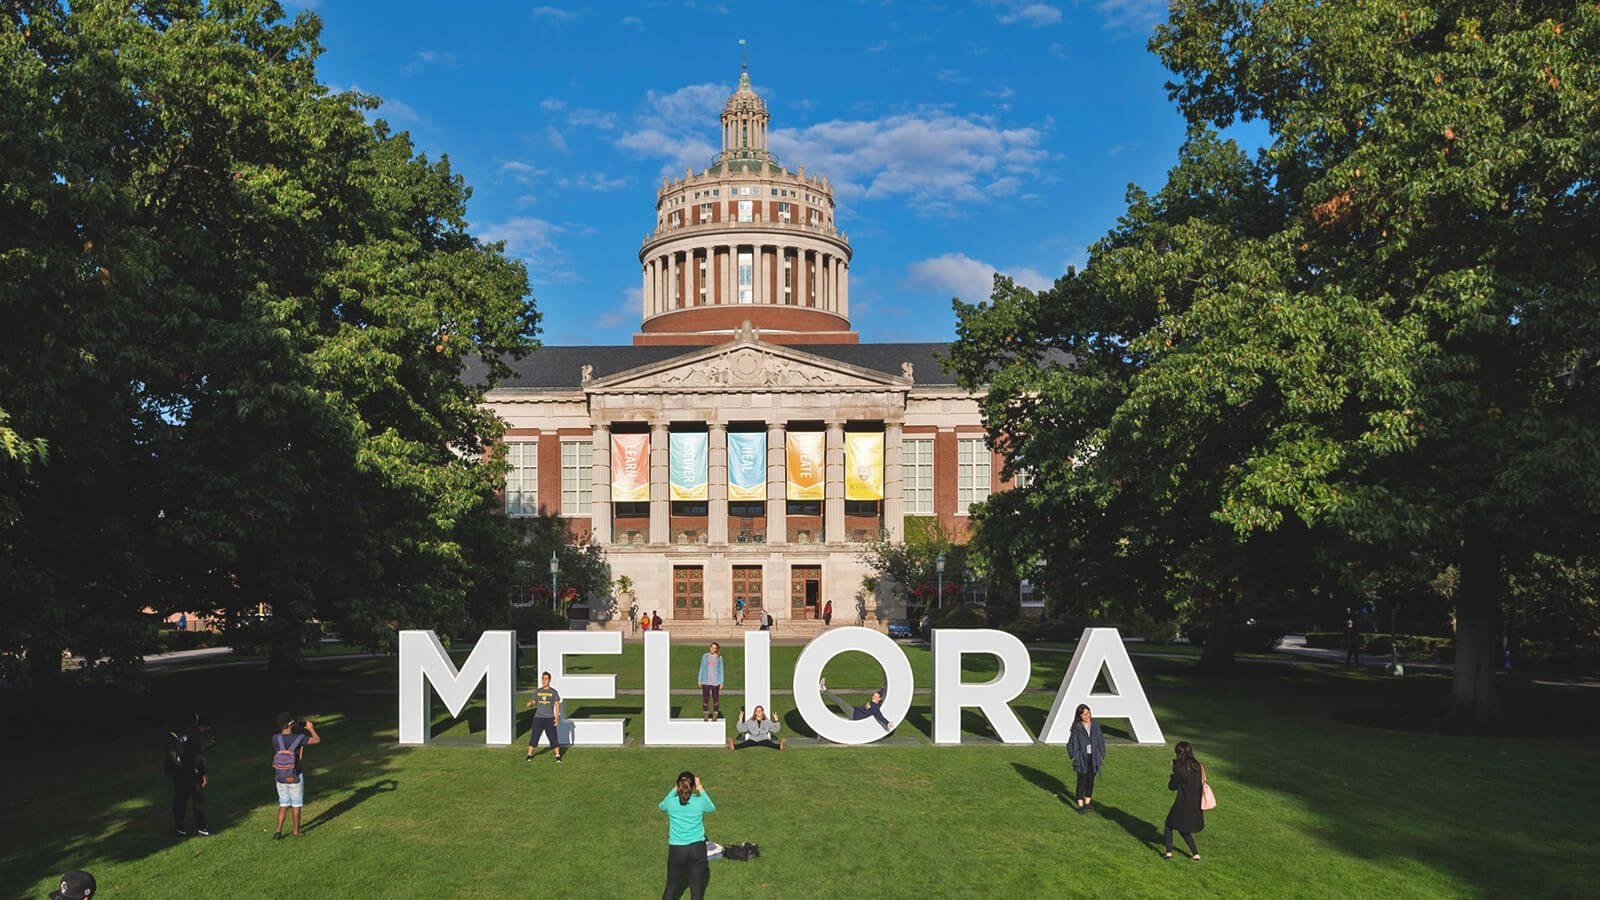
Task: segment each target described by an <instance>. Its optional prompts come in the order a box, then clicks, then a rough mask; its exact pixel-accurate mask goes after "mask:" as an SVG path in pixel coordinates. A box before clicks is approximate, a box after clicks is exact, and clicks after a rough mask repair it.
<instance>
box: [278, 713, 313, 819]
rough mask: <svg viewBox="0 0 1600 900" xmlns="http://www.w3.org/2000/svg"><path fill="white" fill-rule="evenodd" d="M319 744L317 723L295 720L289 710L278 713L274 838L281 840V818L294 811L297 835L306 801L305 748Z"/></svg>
mask: <svg viewBox="0 0 1600 900" xmlns="http://www.w3.org/2000/svg"><path fill="white" fill-rule="evenodd" d="M320 743H322V736H321V735H319V734H317V726H316V725H314V724H312V723H311V722H296V721H295V718H294V716H292V715H290V714H289V713H279V714H278V733H277V734H275V735H273V736H272V777H273V780H274V782H276V784H277V788H278V828H277V830H276V831H274V832H273V833H272V839H273V840H275V841H281V840H283V818H284V814H285V813H287V812H289V810H290V809H293V810H294V833H293V834H294V836H295V837H300V836H301V832H300V808H301V807H303V806H305V803H306V776H305V773H304V771H303V763H304V761H305V751H306V748H307V747H309V746H311V745H312V744H320Z"/></svg>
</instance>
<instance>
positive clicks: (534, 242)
mask: <svg viewBox="0 0 1600 900" xmlns="http://www.w3.org/2000/svg"><path fill="white" fill-rule="evenodd" d="M567 231H568V229H567V228H566V227H565V226H561V225H556V224H554V223H553V222H547V221H545V220H544V219H539V218H535V217H533V216H518V217H516V218H514V219H508V220H506V221H504V222H500V223H497V224H493V225H487V226H485V227H484V228H483V229H482V230H481V231H480V233H479V235H478V237H479V238H480V239H482V240H483V241H485V242H494V241H504V242H505V245H506V252H508V253H510V254H511V255H512V256H515V257H517V258H518V259H521V260H522V261H523V262H525V263H527V264H528V277H529V278H530V279H531V280H532V281H533V282H534V283H535V284H538V283H540V282H543V283H546V284H549V283H551V282H564V281H581V280H582V279H580V278H579V277H578V274H577V273H576V272H574V271H573V270H572V260H571V258H570V257H568V256H567V254H566V252H565V251H563V250H562V249H561V247H560V245H558V244H557V243H556V238H557V237H558V236H560V235H562V234H564V233H566V232H567Z"/></svg>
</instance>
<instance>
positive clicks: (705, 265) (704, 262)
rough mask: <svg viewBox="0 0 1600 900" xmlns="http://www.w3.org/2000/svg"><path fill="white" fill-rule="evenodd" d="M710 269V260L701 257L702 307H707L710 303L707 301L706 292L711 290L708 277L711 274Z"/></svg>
mask: <svg viewBox="0 0 1600 900" xmlns="http://www.w3.org/2000/svg"><path fill="white" fill-rule="evenodd" d="M709 267H710V260H708V259H706V258H705V257H704V256H702V257H700V305H701V306H705V305H706V304H707V303H708V302H710V301H709V300H707V299H706V292H708V291H710V290H711V281H710V280H709V279H708V278H707V277H706V276H707V275H708V274H709V273H710V268H709Z"/></svg>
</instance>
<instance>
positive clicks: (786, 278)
mask: <svg viewBox="0 0 1600 900" xmlns="http://www.w3.org/2000/svg"><path fill="white" fill-rule="evenodd" d="M793 284H794V257H792V256H787V255H786V256H784V258H783V302H784V304H785V305H786V306H793V305H794V287H793Z"/></svg>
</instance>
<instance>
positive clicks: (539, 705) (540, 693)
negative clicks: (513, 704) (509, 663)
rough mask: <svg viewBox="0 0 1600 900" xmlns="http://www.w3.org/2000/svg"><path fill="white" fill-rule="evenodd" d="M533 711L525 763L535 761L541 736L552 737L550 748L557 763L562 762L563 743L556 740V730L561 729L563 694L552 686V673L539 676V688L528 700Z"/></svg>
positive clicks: (523, 759)
mask: <svg viewBox="0 0 1600 900" xmlns="http://www.w3.org/2000/svg"><path fill="white" fill-rule="evenodd" d="M528 707H529V708H531V709H532V710H533V730H532V731H530V732H528V755H527V756H524V757H523V758H522V761H523V762H528V761H529V760H531V759H533V749H534V748H535V747H537V746H539V735H541V734H547V735H549V736H550V748H551V749H552V750H554V751H555V752H556V762H561V742H560V741H558V740H556V729H558V728H560V727H561V692H560V691H557V690H556V689H555V688H553V687H551V686H550V673H549V672H545V673H544V674H542V675H540V676H539V687H538V688H537V689H535V690H534V692H533V696H531V697H529V698H528Z"/></svg>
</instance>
